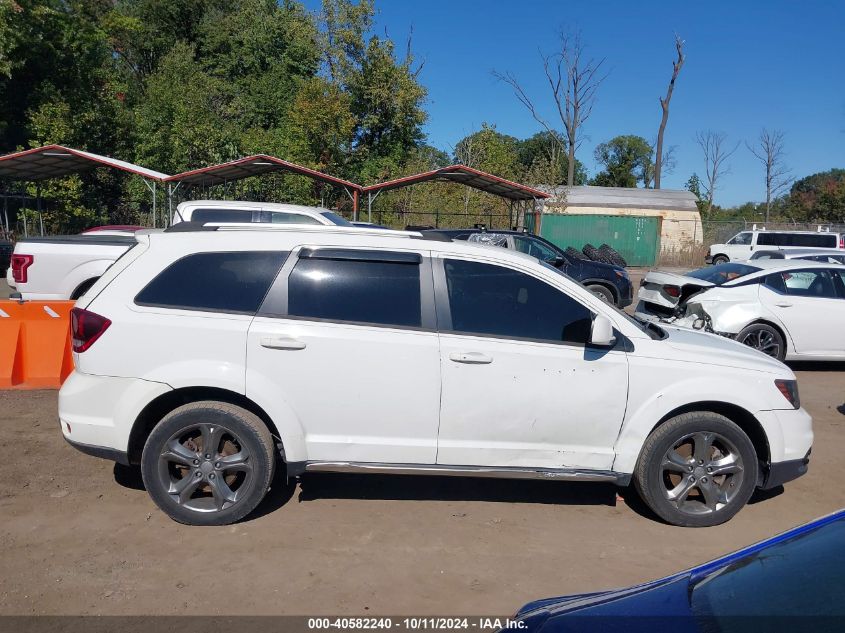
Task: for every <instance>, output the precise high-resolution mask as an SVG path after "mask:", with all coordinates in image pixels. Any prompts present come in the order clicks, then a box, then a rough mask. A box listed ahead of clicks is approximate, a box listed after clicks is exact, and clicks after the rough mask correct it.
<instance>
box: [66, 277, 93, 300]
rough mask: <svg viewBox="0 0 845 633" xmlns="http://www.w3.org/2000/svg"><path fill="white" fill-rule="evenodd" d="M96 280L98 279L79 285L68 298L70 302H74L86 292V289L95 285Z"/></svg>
mask: <svg viewBox="0 0 845 633" xmlns="http://www.w3.org/2000/svg"><path fill="white" fill-rule="evenodd" d="M97 279H99V277H95V278H94V279H89V280H88V281H83V282H82V283H81V284H79V286H78V287H77V288H76V290H74V291H73V294H72V295H71V296H70V298H71V301H76V300H77V299H79V297H81V296H82V295H84V294H85V293H86V292H88V289H89V288H90V287H91V286H93V285H94V284H95V283H97Z"/></svg>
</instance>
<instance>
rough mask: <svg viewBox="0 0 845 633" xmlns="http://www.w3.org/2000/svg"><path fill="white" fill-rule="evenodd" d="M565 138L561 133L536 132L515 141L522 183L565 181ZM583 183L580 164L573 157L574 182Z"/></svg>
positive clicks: (566, 160)
mask: <svg viewBox="0 0 845 633" xmlns="http://www.w3.org/2000/svg"><path fill="white" fill-rule="evenodd" d="M565 148H566V139H564V137H563V135H562V134H558V133H555V134H552V133H551V132H547V131H543V132H538V133H537V134H535V135H534V136H531V137H529V138H527V139H525V140H523V141H519V145H518V153H519V162H520V164H521V165H522V167H523V169H524V170H525V174H526V182H529V183H533V184H542V185H553V186H556V185H564V184H566V177H567V172H568V170H569V157H568V156H567V155H566V151H565ZM586 182H587V170H586V169H585V168H584V164H583V163H582V162H581V161H580V160H578V159H577V158H576V159H575V181H574V184H575V185H583V184H586Z"/></svg>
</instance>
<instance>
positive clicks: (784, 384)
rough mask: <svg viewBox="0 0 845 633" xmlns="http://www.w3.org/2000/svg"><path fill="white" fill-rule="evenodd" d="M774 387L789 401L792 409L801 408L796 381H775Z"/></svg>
mask: <svg viewBox="0 0 845 633" xmlns="http://www.w3.org/2000/svg"><path fill="white" fill-rule="evenodd" d="M775 387H777V388H778V391H780V392H781V394H783V397H784V398H786V399H787V400H788V401H789V404H791V405H792V406H793V407H794V408H796V409H797V408H798V407H800V406H801V398H800V397H798V381H797V380H775Z"/></svg>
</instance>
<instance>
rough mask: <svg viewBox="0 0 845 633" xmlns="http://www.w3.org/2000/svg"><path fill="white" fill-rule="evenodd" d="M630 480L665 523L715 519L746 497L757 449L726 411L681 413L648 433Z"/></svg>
mask: <svg viewBox="0 0 845 633" xmlns="http://www.w3.org/2000/svg"><path fill="white" fill-rule="evenodd" d="M634 483H635V485H636V488H637V491H638V492H639V494H640V497H642V499H643V501H645V502H646V504H647V505H648V506H649V508H651V509H652V510H653V511H654V512H655V514H657V515H658V516H659V517H660V518H662V519H663V520H665V521H667V522H668V523H671V524H672V525H679V526H684V527H707V526H711V525H718V524H720V523H724V522H725V521H727V520H728V519H730V518H731V517H733V516H734V515H735V514H736V513H737V512H739V511H740V509H741V508H742V507H743V506H744V505H745V504H746V503H747V502H748V500H749V499H750V498H751V494H752V493H753V492H754V488H755V486H756V485H757V454H756V452H755V450H754V445H753V444H752V443H751V440H750V439H749V438H748V436H747V435H746V434H745V432H744V431H743V430H742V429H741V428H739V427H738V426H737V425H736V424H734V423H733V422H731V421H730V420H728V419H727V418H726V417H724V416H722V415H718V414H716V413H711V412H707V411H701V412H692V413H684V414H682V415H679V416H677V417H675V418H672V419H671V420H669V421H667V422H665V423H664V424H662V425H660V426H659V427H657V428H656V429H655V430H654V431H653V432H652V433H651V435H650V436H649V437H648V439H647V440H646V442H645V445H644V446H643V450H642V453H641V454H640V459H639V461H638V462H637V468H636V472H635V473H634Z"/></svg>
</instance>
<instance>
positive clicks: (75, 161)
mask: <svg viewBox="0 0 845 633" xmlns="http://www.w3.org/2000/svg"><path fill="white" fill-rule="evenodd" d="M95 167H111V168H113V169H120V170H122V171H126V172H129V173H130V174H136V175H138V176H143V177H144V178H149V179H150V180H158V181H163V180H165V179H166V178H167V174H163V173H161V172H160V171H155V170H153V169H147V168H146V167H141V166H140V165H134V164H132V163H127V162H126V161H124V160H118V159H116V158H110V157H108V156H101V155H100V154H94V153H93V152H85V151H83V150H81V149H73V148H72V147H65V146H63V145H45V146H43V147H36V148H35V149H28V150H25V151H22V152H14V153H13V154H6V155H5V156H0V178H8V179H10V180H30V181H37V180H47V179H49V178H61V177H63V176H70V175H71V174H78V173H80V172H83V171H88V170H90V169H94V168H95Z"/></svg>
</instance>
